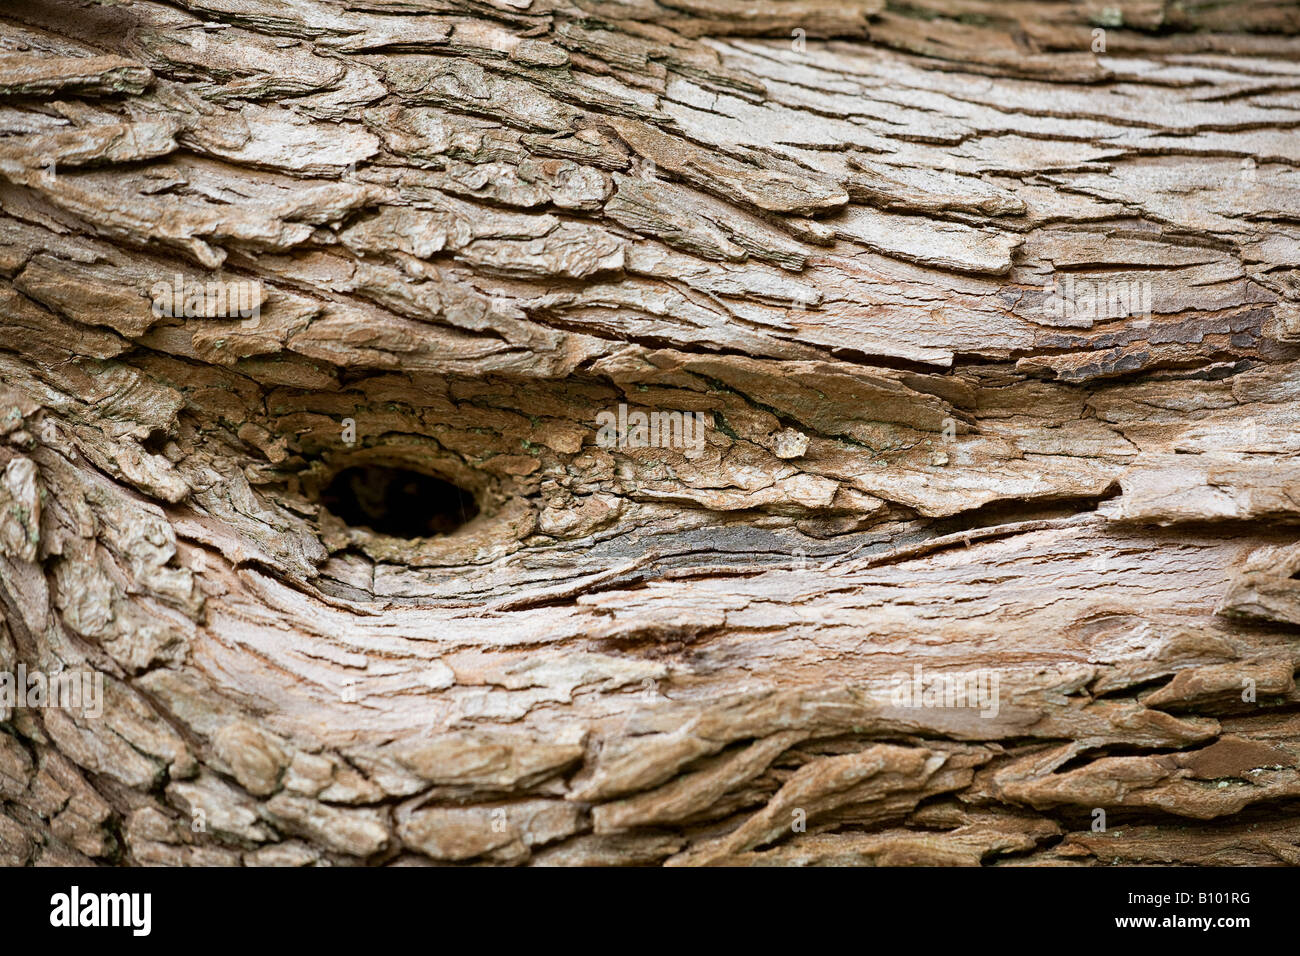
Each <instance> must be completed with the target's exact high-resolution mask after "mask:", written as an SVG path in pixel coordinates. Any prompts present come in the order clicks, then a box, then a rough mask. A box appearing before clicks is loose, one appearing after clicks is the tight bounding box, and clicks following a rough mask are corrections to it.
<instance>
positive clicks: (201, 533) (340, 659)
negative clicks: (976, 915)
mask: <svg viewBox="0 0 1300 956" xmlns="http://www.w3.org/2000/svg"><path fill="white" fill-rule="evenodd" d="M1297 34H1300V8H1297V6H1296V4H1294V3H1291V2H1282V0H1274V2H1270V0H1247V2H1238V3H1215V2H1197V0H1188V2H1161V0H1108V2H1106V3H1100V2H1097V3H1093V2H1082V0H1076V2H1065V0H1059V2H1007V0H1003V2H984V0H911V2H908V3H906V4H903V3H893V2H889V3H886V2H884V0H853V2H835V0H791V2H781V0H766V2H764V0H759V2H753V3H743V4H742V3H730V2H726V0H673V2H669V0H662V2H655V0H628V2H615V0H608V2H606V0H572V2H570V0H484V2H461V0H350V2H347V3H332V2H308V0H292V2H286V0H177V2H174V3H171V4H167V3H161V2H148V0H115V2H103V3H93V4H91V3H82V2H73V0H17V2H8V3H6V4H5V5H4V6H3V8H0V332H2V334H0V472H2V475H0V617H2V622H0V671H7V672H16V671H17V670H18V668H19V667H20V666H21V668H23V670H24V671H25V672H29V673H40V674H46V675H53V674H56V673H58V672H60V671H63V672H65V673H83V672H84V673H91V672H93V673H96V674H102V675H103V681H104V696H103V700H102V713H100V714H91V713H86V712H84V709H83V711H77V710H75V709H68V708H52V707H11V706H6V705H4V704H3V703H0V862H4V863H7V864H11V865H19V864H26V863H40V864H45V865H49V864H61V863H85V862H87V861H94V862H102V863H113V864H163V863H166V864H194V865H203V864H228V863H234V864H238V863H246V864H250V865H252V864H258V865H266V864H269V865H301V864H313V863H333V864H358V863H365V864H393V863H402V864H406V863H431V862H435V863H496V864H530V865H572V864H655V865H658V864H669V865H697V864H724V865H731V864H739V865H750V864H773V863H775V864H798V865H817V864H868V865H869V864H966V865H1013V864H1030V865H1034V864H1038V865H1056V864H1108V863H1151V864H1168V863H1185V864H1210V863H1217V864H1225V863H1226V864H1290V863H1296V862H1297V861H1300V825H1298V824H1297V823H1296V822H1295V821H1296V819H1297V817H1296V809H1297V808H1300V771H1298V770H1297V757H1298V756H1300V706H1298V705H1300V693H1298V692H1297V690H1296V687H1295V681H1294V673H1295V670H1296V667H1297V663H1298V661H1300V648H1298V646H1297V640H1296V636H1297V633H1300V632H1298V631H1297V627H1300V580H1297V575H1298V573H1300V544H1298V543H1297V542H1298V541H1300V536H1298V535H1297V521H1298V520H1300V427H1297V426H1298V425H1300V416H1298V415H1297V400H1298V399H1300V279H1298V278H1297V272H1296V266H1297V263H1298V262H1300V132H1297V126H1298V125H1300V38H1298V36H1297ZM200 286H201V287H202V288H203V293H202V294H195V289H196V288H197V287H200ZM169 287H171V288H179V289H180V294H179V295H178V296H177V297H176V298H175V301H173V298H172V295H171V293H169V292H166V291H165V290H166V289H167V288H169ZM160 289H162V290H163V291H161V292H160V291H159V290H160ZM216 292H220V293H221V295H222V296H223V299H222V300H221V301H218V300H216V299H215V298H214V294H215V293H216ZM241 296H242V297H243V298H242V299H241ZM237 301H238V303H239V305H240V306H241V307H243V308H244V312H243V313H242V314H240V313H239V311H238V309H237V308H236V305H235V303H236V302H237ZM160 303H161V305H160ZM173 306H174V307H173ZM168 313H172V314H168ZM652 413H654V414H656V415H657V416H664V415H667V414H675V415H676V416H677V417H676V418H675V419H672V421H673V422H674V424H675V425H677V424H690V423H692V422H693V423H696V424H698V425H699V427H700V428H701V429H702V431H701V433H700V434H699V436H698V437H699V439H700V440H699V441H698V442H692V441H691V440H690V439H691V436H692V433H690V432H684V433H679V432H677V431H673V432H671V433H670V434H668V435H667V436H665V435H664V434H656V435H652V436H649V437H650V438H654V439H656V440H654V441H652V442H650V443H648V444H645V443H642V442H641V441H640V439H641V438H646V437H647V435H646V434H644V433H640V432H638V431H636V429H635V427H634V426H635V424H636V423H637V422H638V421H639V420H640V419H639V417H638V416H640V415H645V416H646V417H647V419H648V418H649V416H650V415H651V414H652ZM655 420H656V421H658V419H657V418H656V419H655ZM611 421H614V422H616V423H621V422H628V423H629V424H628V429H629V430H628V431H620V429H619V425H618V424H616V425H614V432H615V434H614V438H615V439H616V440H615V441H613V442H611V441H609V440H607V439H608V438H609V437H610V432H609V428H610V425H609V423H610V422H611ZM602 426H603V427H604V428H605V429H606V431H604V432H602ZM619 439H621V440H619ZM351 468H358V469H365V470H362V471H359V472H353V473H352V474H355V475H360V476H362V478H361V479H360V480H358V481H357V482H355V483H354V485H353V486H351V487H352V489H353V491H354V492H355V494H356V497H357V502H356V507H358V508H360V509H361V512H362V513H364V514H365V515H367V516H369V518H370V519H373V520H365V521H363V520H360V519H358V520H354V521H353V522H352V523H348V522H347V520H345V518H343V517H340V515H339V514H338V512H340V511H343V510H345V509H344V506H343V505H342V504H339V503H338V501H337V496H338V495H339V494H340V493H342V494H345V495H346V494H347V493H348V492H347V489H346V488H345V489H344V491H343V492H339V491H338V486H337V483H336V482H334V479H335V478H336V476H338V475H339V473H340V472H343V471H344V470H346V469H351ZM398 468H400V469H406V470H409V471H413V472H417V473H420V474H425V475H430V476H434V477H437V478H440V479H442V480H444V481H446V482H449V483H452V484H454V485H456V486H458V487H459V488H461V489H463V490H464V491H465V492H466V493H467V494H468V495H470V496H472V497H473V500H474V503H475V506H476V507H477V508H478V514H477V516H476V517H473V519H472V520H470V521H469V522H468V523H466V524H464V525H463V526H461V527H459V528H456V529H455V530H448V528H450V525H448V524H445V523H439V522H446V521H451V520H453V519H454V516H453V518H450V519H449V518H446V516H443V517H435V518H432V519H429V520H430V521H432V522H433V523H429V524H421V522H423V521H425V518H424V517H421V516H419V515H418V514H417V511H418V509H413V508H411V507H410V505H411V500H410V499H409V498H407V499H404V498H403V497H402V490H401V488H400V487H398V485H400V479H394V482H395V485H394V487H393V488H392V489H389V488H387V487H381V486H380V484H379V479H380V478H381V477H382V476H384V475H387V474H391V472H384V471H383V469H398ZM345 484H346V483H345ZM421 487H423V486H421ZM331 496H333V497H331ZM323 502H324V503H325V504H330V505H331V506H330V507H329V508H327V507H325V506H324V504H323ZM403 521H408V522H409V523H410V528H409V529H408V530H409V533H411V534H413V535H416V536H414V537H403V536H400V535H389V534H382V533H379V532H377V531H375V530H374V528H373V525H374V524H375V523H376V522H381V523H382V522H389V523H394V522H395V523H396V525H397V526H400V525H401V524H402V522H403ZM961 682H964V683H961ZM958 683H961V686H962V687H964V688H966V689H971V690H978V691H980V692H981V694H980V696H978V699H977V700H975V701H974V702H973V703H975V706H970V704H971V703H972V701H970V700H967V701H965V702H964V705H963V702H962V701H959V700H952V699H950V700H942V699H940V700H935V699H934V696H933V694H934V689H935V688H936V687H937V688H940V689H943V688H944V687H945V686H947V687H954V686H957V684H958ZM993 691H996V694H993V693H992V692H993ZM918 692H919V693H918ZM986 695H987V696H986ZM1103 827H1104V828H1103Z"/></svg>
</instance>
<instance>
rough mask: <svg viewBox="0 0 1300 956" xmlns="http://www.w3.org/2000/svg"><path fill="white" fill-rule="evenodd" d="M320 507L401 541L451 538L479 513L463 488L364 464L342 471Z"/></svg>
mask: <svg viewBox="0 0 1300 956" xmlns="http://www.w3.org/2000/svg"><path fill="white" fill-rule="evenodd" d="M320 503H321V504H322V505H324V506H325V507H326V508H328V509H329V510H330V511H331V512H332V513H333V514H334V515H335V516H336V517H338V518H339V519H341V520H342V521H344V522H345V523H347V524H349V525H352V526H353V527H361V528H369V529H370V530H372V531H376V532H378V533H379V534H387V535H392V536H393V537H395V538H424V537H428V536H430V535H435V534H448V533H449V532H452V531H455V530H456V529H457V528H459V527H460V526H461V525H463V524H465V523H466V522H468V521H470V520H472V519H473V518H474V517H475V516H476V515H477V514H478V502H476V501H475V500H474V496H473V495H472V494H470V493H469V492H468V491H466V490H465V489H463V488H458V487H456V486H455V485H453V484H451V483H450V482H447V481H443V480H442V479H441V478H434V477H433V476H432V475H422V474H420V473H419V472H418V471H410V470H408V469H406V468H390V467H387V466H384V465H360V466H357V467H354V468H345V469H343V471H340V472H339V473H338V474H337V475H335V476H334V478H333V479H332V480H331V481H330V483H329V485H327V486H326V488H325V490H324V491H323V492H322V493H321V496H320Z"/></svg>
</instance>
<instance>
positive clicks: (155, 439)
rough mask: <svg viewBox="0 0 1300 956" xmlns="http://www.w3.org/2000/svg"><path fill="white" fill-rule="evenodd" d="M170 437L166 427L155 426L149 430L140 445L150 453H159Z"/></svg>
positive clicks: (164, 447)
mask: <svg viewBox="0 0 1300 956" xmlns="http://www.w3.org/2000/svg"><path fill="white" fill-rule="evenodd" d="M170 438H171V436H170V435H168V434H167V431H166V429H163V428H155V429H153V430H152V431H150V432H149V435H148V437H147V438H145V440H144V441H142V442H140V446H141V447H142V448H144V450H145V451H147V452H148V453H149V454H151V455H161V454H162V453H163V451H164V449H166V448H167V442H168V440H169V439H170Z"/></svg>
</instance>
